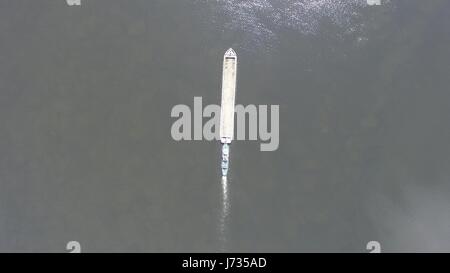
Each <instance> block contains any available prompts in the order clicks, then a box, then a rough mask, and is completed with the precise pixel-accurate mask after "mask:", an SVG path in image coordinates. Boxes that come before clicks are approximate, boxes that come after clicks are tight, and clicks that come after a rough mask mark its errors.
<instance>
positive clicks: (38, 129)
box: [0, 0, 450, 252]
mask: <svg viewBox="0 0 450 273" xmlns="http://www.w3.org/2000/svg"><path fill="white" fill-rule="evenodd" d="M0 34H1V40H0V126H1V127H0V251H26V252H29V251H39V252H43V251H56V252H65V251H66V250H65V247H66V243H67V242H68V241H72V240H75V241H79V242H80V243H81V245H82V249H83V251H86V252H91V251H107V252H116V251H147V252H155V251H163V252H173V251H194V252H198V251H222V250H224V249H225V250H226V251H252V252H254V251H256V252H259V251H274V252H277V251H295V252H303V251H314V252H322V251H344V252H349V251H350V252H367V250H366V244H367V243H368V242H369V241H373V240H375V241H379V242H380V243H381V246H382V249H383V251H395V252H396V251H450V229H449V227H450V210H449V208H450V201H449V198H448V197H449V194H450V183H449V182H450V171H449V169H450V168H449V165H450V123H449V122H448V117H449V116H450V107H449V106H450V95H449V91H450V90H449V86H450V75H449V71H450V47H449V44H450V1H447V0H434V1H422V0H391V1H383V4H382V5H381V6H377V7H369V6H367V4H366V3H365V1H363V0H361V1H359V0H353V1H331V0H320V1H300V0H295V1H294V0H290V1H281V0H280V1H278V0H266V1H263V0H251V1H237V0H236V1H234V0H229V1H225V0H223V1H207V0H183V1H182V0H178V1H167V0H151V1H149V0H132V1H119V0H114V1H113V0H84V1H83V0H82V5H81V7H69V6H67V5H66V3H65V1H62V0H61V1H54V0H39V1H24V0H4V1H1V2H0ZM229 47H233V48H235V49H236V51H237V52H238V55H239V75H238V91H237V102H238V103H240V104H244V105H247V104H256V105H259V104H277V105H280V147H279V149H278V150H277V151H275V152H260V150H259V142H245V141H240V142H236V143H235V144H234V145H233V146H232V149H231V156H232V158H231V172H230V176H229V180H228V182H229V185H228V186H229V188H228V198H229V200H228V201H229V215H228V216H227V219H226V227H225V228H226V234H225V236H224V234H223V230H221V228H222V227H221V222H222V220H223V219H222V218H221V217H222V216H221V213H222V210H223V208H222V201H223V200H222V185H221V183H220V177H219V175H220V173H219V171H220V170H219V160H220V158H219V157H220V147H219V145H218V143H215V142H206V141H196V142H194V141H192V142H189V141H184V142H175V141H174V140H172V137H171V134H170V128H171V125H172V123H173V121H174V119H172V118H171V117H170V111H171V109H172V107H173V106H174V105H177V104H187V105H190V106H192V105H193V98H194V96H202V97H203V103H204V104H205V105H206V104H211V103H215V104H217V103H219V98H220V79H221V58H222V55H223V53H224V51H225V50H226V49H227V48H229Z"/></svg>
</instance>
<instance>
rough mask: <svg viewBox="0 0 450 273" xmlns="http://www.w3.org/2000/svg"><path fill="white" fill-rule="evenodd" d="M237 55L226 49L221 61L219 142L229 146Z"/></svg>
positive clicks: (231, 134) (232, 125)
mask: <svg viewBox="0 0 450 273" xmlns="http://www.w3.org/2000/svg"><path fill="white" fill-rule="evenodd" d="M236 73H237V55H236V52H234V50H233V49H232V48H230V49H228V50H227V52H226V53H225V55H224V59H223V75H222V105H221V112H220V142H222V143H226V144H229V143H231V141H232V140H233V137H234V106H235V95H236Z"/></svg>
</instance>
